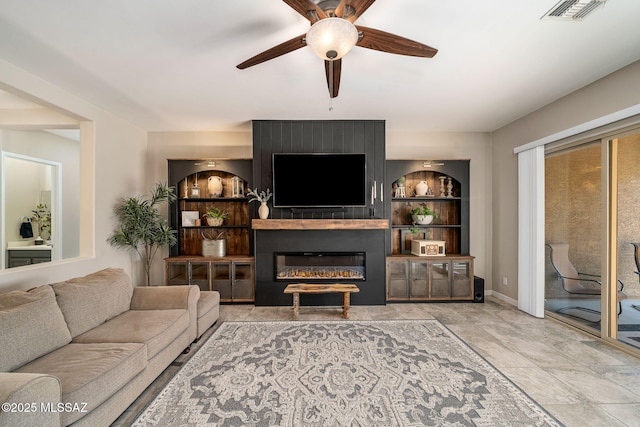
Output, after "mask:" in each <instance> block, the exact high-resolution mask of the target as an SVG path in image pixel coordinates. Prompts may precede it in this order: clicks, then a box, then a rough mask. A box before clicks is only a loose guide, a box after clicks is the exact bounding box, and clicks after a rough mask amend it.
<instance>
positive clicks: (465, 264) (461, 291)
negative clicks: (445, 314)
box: [451, 261, 473, 299]
mask: <svg viewBox="0 0 640 427" xmlns="http://www.w3.org/2000/svg"><path fill="white" fill-rule="evenodd" d="M452 264H453V277H452V279H451V297H452V298H465V299H473V266H472V264H471V262H470V261H452Z"/></svg>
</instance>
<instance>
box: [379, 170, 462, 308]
mask: <svg viewBox="0 0 640 427" xmlns="http://www.w3.org/2000/svg"><path fill="white" fill-rule="evenodd" d="M387 178H388V179H389V186H388V187H387V190H388V195H389V202H388V204H389V205H388V212H390V219H391V227H390V233H391V237H390V239H389V240H390V248H389V250H388V255H390V256H387V263H386V264H387V265H386V271H387V280H386V288H387V295H386V298H387V301H398V302H400V301H412V302H416V301H474V300H475V295H474V276H473V257H472V256H469V161H468V160H442V161H421V160H389V161H387ZM422 182H424V183H426V184H427V186H428V187H429V191H428V193H427V195H420V196H418V195H417V193H418V192H417V191H416V189H417V187H418V184H419V183H422ZM422 186H424V184H423V185H422ZM399 187H403V191H398V188H399ZM403 192H404V195H402V193H403ZM420 193H424V188H423V189H422V191H421V192H420ZM399 195H401V196H399ZM420 206H427V207H428V208H429V209H431V210H432V211H435V212H437V214H438V218H437V219H434V221H433V222H431V223H430V224H426V225H422V224H414V223H413V220H412V218H411V211H412V210H413V209H414V208H417V207H420ZM414 239H423V240H439V241H444V242H445V252H446V256H431V257H419V256H415V255H411V241H412V240H414Z"/></svg>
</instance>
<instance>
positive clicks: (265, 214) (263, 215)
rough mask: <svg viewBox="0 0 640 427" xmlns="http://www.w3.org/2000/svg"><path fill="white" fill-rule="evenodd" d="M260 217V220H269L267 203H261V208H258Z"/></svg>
mask: <svg viewBox="0 0 640 427" xmlns="http://www.w3.org/2000/svg"><path fill="white" fill-rule="evenodd" d="M258 216H259V217H260V219H267V218H269V206H267V202H260V207H259V208H258Z"/></svg>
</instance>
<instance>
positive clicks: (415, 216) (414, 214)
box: [411, 206, 440, 225]
mask: <svg viewBox="0 0 640 427" xmlns="http://www.w3.org/2000/svg"><path fill="white" fill-rule="evenodd" d="M439 217H440V216H439V215H438V212H436V211H433V210H431V209H429V207H428V206H418V207H417V208H414V209H412V210H411V219H412V221H413V223H414V224H420V225H427V224H431V222H432V221H433V220H434V219H438V218H439Z"/></svg>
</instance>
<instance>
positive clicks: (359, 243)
mask: <svg viewBox="0 0 640 427" xmlns="http://www.w3.org/2000/svg"><path fill="white" fill-rule="evenodd" d="M378 222H379V224H378ZM388 224H389V222H388V221H387V220H384V221H378V220H342V221H340V220H296V221H292V222H289V221H288V220H277V219H268V220H254V222H253V224H252V228H253V230H254V232H255V239H254V241H255V272H256V276H255V277H256V289H255V303H256V305H257V306H264V305H282V306H287V305H288V306H291V304H292V299H291V294H285V293H284V289H285V288H286V287H287V285H289V284H292V283H307V282H309V283H345V284H354V285H356V286H358V288H359V289H360V292H358V293H354V294H353V295H352V296H351V304H352V305H354V306H357V305H379V304H385V303H386V293H385V277H386V276H385V265H386V264H385V255H386V252H385V248H386V247H387V245H386V240H385V235H386V233H387V232H388V226H389V225H388ZM286 227H299V228H286ZM320 227H324V228H320ZM338 227H350V228H338ZM373 227H376V228H373ZM338 276H339V277H338ZM347 276H348V277H347ZM300 304H301V305H313V306H341V305H342V296H341V295H338V294H319V295H304V296H303V297H302V298H301V299H300Z"/></svg>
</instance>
